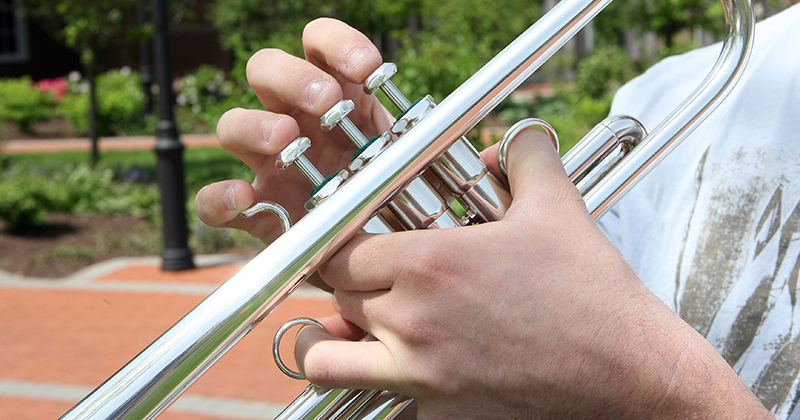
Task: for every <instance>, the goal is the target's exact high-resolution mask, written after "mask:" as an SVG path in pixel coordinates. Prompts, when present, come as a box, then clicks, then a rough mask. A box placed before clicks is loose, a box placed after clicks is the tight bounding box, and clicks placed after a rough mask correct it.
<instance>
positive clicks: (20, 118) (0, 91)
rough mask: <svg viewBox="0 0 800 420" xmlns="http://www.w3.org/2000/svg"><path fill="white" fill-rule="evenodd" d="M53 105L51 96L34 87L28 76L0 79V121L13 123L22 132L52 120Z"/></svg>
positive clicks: (53, 100) (53, 101) (54, 102)
mask: <svg viewBox="0 0 800 420" xmlns="http://www.w3.org/2000/svg"><path fill="white" fill-rule="evenodd" d="M55 104H56V99H55V97H54V96H53V94H52V93H50V92H47V91H44V90H42V89H40V88H39V87H38V86H36V85H34V84H33V82H32V81H31V78H30V77H28V76H25V77H21V78H19V79H0V120H10V121H14V122H15V123H17V125H18V126H19V128H20V130H22V131H23V132H30V129H31V127H32V126H33V125H34V124H35V123H37V122H40V121H46V120H48V119H50V118H52V117H53V115H54V108H55Z"/></svg>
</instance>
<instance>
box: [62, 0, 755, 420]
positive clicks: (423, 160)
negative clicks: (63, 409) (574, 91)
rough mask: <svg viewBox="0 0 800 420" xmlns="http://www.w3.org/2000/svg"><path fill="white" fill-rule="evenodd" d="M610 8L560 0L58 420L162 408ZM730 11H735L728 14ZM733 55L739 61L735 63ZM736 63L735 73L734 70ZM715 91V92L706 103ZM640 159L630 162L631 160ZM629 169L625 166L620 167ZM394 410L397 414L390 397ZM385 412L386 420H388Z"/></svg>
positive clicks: (708, 105)
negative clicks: (491, 111) (554, 55)
mask: <svg viewBox="0 0 800 420" xmlns="http://www.w3.org/2000/svg"><path fill="white" fill-rule="evenodd" d="M609 2H610V0H563V1H561V2H560V3H558V4H556V6H555V7H554V8H553V9H551V10H550V12H548V13H547V15H546V16H545V17H544V18H543V19H541V20H540V21H539V22H537V23H536V24H535V25H533V26H532V27H531V28H530V29H528V30H527V31H525V32H524V33H523V34H522V35H521V36H520V37H519V38H517V40H515V41H514V42H513V43H511V44H510V45H509V46H508V47H507V48H506V49H504V50H503V51H502V52H501V53H500V54H498V55H497V56H496V57H495V58H494V59H492V60H491V61H490V62H489V63H487V64H486V65H485V66H484V67H483V68H482V69H480V70H479V71H478V72H477V73H475V75H473V76H472V77H471V78H470V79H469V80H468V81H467V82H465V83H464V84H463V85H462V86H460V87H459V88H458V89H456V90H455V91H454V92H453V93H452V94H451V95H450V96H448V97H447V98H446V99H445V100H444V101H442V102H441V103H440V104H439V105H438V106H437V107H436V108H435V109H433V110H432V111H431V112H430V113H429V114H428V115H427V116H426V118H425V119H423V120H422V121H420V122H419V123H418V124H417V125H416V126H415V127H414V128H413V129H412V130H410V131H409V132H407V133H406V134H405V135H403V138H402V141H397V142H395V143H393V144H392V145H391V146H390V147H387V148H386V150H384V151H383V153H381V154H380V155H378V156H377V157H375V158H374V160H373V161H372V163H371V164H369V165H367V166H366V167H363V168H362V169H361V170H359V171H358V173H356V174H355V175H354V176H352V177H351V178H350V179H349V180H348V181H347V182H346V183H344V184H343V185H342V186H341V187H340V188H339V189H338V191H337V192H336V194H333V195H332V196H331V197H329V198H328V199H326V200H325V201H323V202H322V203H321V204H320V205H319V206H318V207H317V209H316V210H314V211H313V212H310V213H309V214H307V215H306V216H305V217H303V218H302V219H301V220H300V221H298V222H297V223H296V224H295V225H294V226H293V227H292V228H291V229H290V230H289V231H287V232H286V233H284V234H283V235H281V236H280V237H279V238H278V239H277V240H275V242H273V243H272V244H271V245H270V246H269V247H267V248H266V249H265V250H264V251H263V252H261V253H260V254H259V255H258V256H256V257H255V258H254V259H253V260H252V261H251V262H250V263H248V264H247V265H245V267H244V268H242V270H241V271H239V272H238V273H236V274H235V275H234V276H233V277H231V278H230V279H229V280H228V281H227V282H225V283H224V284H223V285H222V286H220V287H219V288H218V289H217V290H216V291H215V292H214V293H212V294H211V295H210V296H208V297H207V298H206V299H205V300H204V301H203V302H201V303H200V304H199V305H198V306H197V307H196V308H195V309H193V310H192V311H191V312H189V313H188V314H187V315H186V316H185V317H184V318H183V319H181V320H180V321H179V322H178V323H176V324H175V325H174V326H173V327H172V328H170V329H169V330H168V331H166V332H165V333H164V334H163V335H162V336H161V337H159V338H158V339H157V340H156V341H154V342H153V343H152V344H151V345H150V346H148V347H147V348H146V349H144V350H143V351H142V352H141V353H140V354H139V355H138V356H136V358H134V359H133V360H131V361H130V362H129V363H128V364H127V365H126V366H124V367H123V368H122V369H120V370H119V371H118V372H117V373H116V374H114V375H113V376H112V377H111V378H109V379H108V380H107V381H105V382H104V383H103V384H102V385H100V386H99V387H98V388H97V389H96V390H95V391H94V392H92V393H91V394H90V395H89V396H87V397H86V398H85V399H84V400H83V401H81V402H80V403H78V404H77V405H76V406H75V407H73V408H72V409H71V410H70V411H69V412H68V413H66V414H65V415H64V416H63V417H62V418H63V419H71V420H73V419H142V418H152V417H155V416H156V415H158V414H159V413H161V412H162V411H163V410H164V409H166V408H167V407H168V406H169V405H170V404H171V403H172V402H173V401H174V400H175V399H176V398H177V397H178V396H179V395H180V394H181V393H182V392H184V391H185V390H186V388H187V387H188V386H189V385H190V384H191V383H193V382H194V381H195V380H196V379H197V378H198V377H199V376H200V375H201V374H202V373H203V372H204V371H205V370H206V369H208V368H209V367H210V366H211V365H212V364H213V363H214V362H215V361H216V360H218V359H219V358H220V357H222V355H224V354H225V353H226V352H227V350H228V349H230V348H231V347H232V346H233V345H234V344H235V343H237V342H238V341H239V340H240V339H241V338H242V337H244V335H246V334H247V332H248V331H250V329H251V328H253V327H255V326H256V325H257V324H258V323H259V322H260V321H261V320H262V319H263V317H265V316H266V315H267V314H269V313H270V312H272V311H273V310H274V309H275V307H276V306H277V305H278V304H279V303H280V302H282V301H283V300H284V299H285V298H286V297H287V296H288V295H289V294H290V293H291V292H292V291H293V290H294V289H295V288H296V287H297V286H298V285H299V284H300V283H301V282H302V281H303V279H304V278H305V277H306V276H308V275H309V274H311V273H312V272H313V271H315V270H316V269H317V267H318V266H319V265H320V264H321V263H322V262H323V261H325V260H326V259H327V258H328V257H329V256H330V255H332V253H334V252H335V251H336V250H337V249H338V248H339V247H340V246H342V245H343V244H344V243H345V242H346V241H347V240H349V239H350V238H351V237H352V236H353V235H354V234H355V233H356V232H357V231H359V230H360V229H361V228H362V227H363V226H364V225H365V224H366V223H367V221H368V220H369V219H370V218H371V217H373V216H374V215H376V214H377V213H378V211H379V210H380V209H381V207H382V206H383V205H384V204H386V203H387V202H388V201H390V200H391V199H392V198H394V197H395V195H396V194H397V192H398V191H400V190H402V189H403V188H404V187H405V186H406V185H408V184H409V183H410V182H411V180H412V179H414V178H415V177H416V176H418V175H419V174H420V173H421V172H422V171H423V170H424V169H425V168H426V167H427V166H428V165H429V164H430V163H431V162H432V161H434V160H435V159H437V158H438V157H439V156H440V155H441V154H442V153H443V152H444V151H445V150H447V149H448V148H449V147H450V146H451V145H452V144H453V143H454V142H456V141H457V140H458V139H459V138H460V137H461V136H463V135H464V134H465V133H466V132H467V131H469V130H470V129H471V128H472V127H474V126H475V124H477V123H478V122H479V121H480V120H481V119H482V118H483V117H485V116H486V114H488V112H489V111H490V110H491V109H493V108H494V107H495V106H496V105H497V104H498V103H499V102H500V101H502V100H503V99H504V98H505V97H507V96H508V95H509V94H510V93H511V92H512V91H513V90H514V89H515V88H516V87H517V86H519V84H520V83H522V81H524V80H525V79H526V78H527V77H528V76H529V75H530V74H531V73H532V72H533V71H534V70H536V69H537V68H538V67H539V66H540V65H541V64H542V63H544V61H546V60H547V59H548V58H549V57H550V56H551V55H552V54H554V53H555V52H556V51H557V50H558V49H559V48H561V47H562V46H563V44H564V43H566V42H567V40H568V39H569V38H571V37H572V36H573V35H574V34H575V33H577V31H578V30H580V29H581V28H582V27H583V26H584V25H585V24H586V23H588V22H589V21H590V20H591V19H592V18H593V17H594V16H595V15H596V14H597V13H598V12H599V11H600V10H601V9H602V8H603V7H604V6H605V5H607V4H608V3H609ZM723 4H724V5H725V7H726V13H727V18H728V21H729V22H731V24H732V25H733V27H734V29H732V30H731V31H729V34H728V37H727V38H726V43H725V47H723V53H722V56H721V59H720V61H719V62H718V63H717V65H716V66H715V71H714V75H713V76H709V78H708V79H707V80H706V82H705V83H704V84H703V88H702V89H701V90H700V91H699V92H700V93H698V94H696V95H694V96H693V97H692V98H691V99H690V100H689V101H688V102H687V103H686V105H685V106H684V107H683V108H682V110H681V111H680V112H678V113H676V114H674V115H673V116H672V117H671V118H669V119H668V120H667V121H665V122H664V123H662V124H661V125H659V127H657V128H656V129H655V130H654V131H653V133H651V134H650V135H649V136H648V137H647V139H646V140H649V139H651V138H652V139H658V140H659V142H660V141H662V140H663V139H665V138H666V139H667V140H666V141H664V143H666V144H664V145H657V144H655V143H654V145H652V146H646V145H645V143H646V141H645V142H643V145H645V146H646V147H644V148H643V147H641V146H640V147H637V148H636V149H634V151H633V152H632V153H629V154H628V155H627V156H626V157H625V158H624V159H623V160H622V161H621V162H620V165H617V167H616V168H615V170H614V171H612V172H611V173H609V175H608V176H607V177H605V178H604V179H603V180H602V182H601V183H598V184H597V187H596V188H594V189H592V191H590V192H589V194H588V195H587V196H586V202H587V205H588V206H589V208H590V211H591V212H592V214H593V215H594V216H595V217H599V216H600V215H602V212H603V211H605V209H606V208H607V207H608V205H610V204H613V203H614V202H615V201H616V200H618V198H619V197H620V196H621V195H622V194H623V193H624V192H626V191H627V190H628V189H629V187H630V186H632V185H633V183H634V178H635V177H636V176H637V175H640V174H642V173H644V172H646V171H647V170H648V169H642V168H649V167H650V165H651V163H653V162H657V161H659V160H661V159H663V156H664V155H665V153H666V152H668V151H669V150H671V149H672V148H673V147H674V145H676V144H675V143H676V142H677V141H678V139H679V138H682V137H685V135H686V134H688V132H689V131H691V128H690V127H691V126H692V125H694V124H695V123H696V122H698V121H700V120H702V117H701V115H703V114H706V113H707V112H708V111H709V110H711V109H713V108H714V107H715V106H716V104H717V103H718V102H719V100H721V98H722V97H723V96H725V94H726V93H727V92H728V91H729V90H730V88H731V86H732V84H733V83H734V82H735V80H736V79H737V77H738V74H739V73H740V71H741V69H742V68H743V66H744V62H745V61H746V56H747V55H748V52H749V48H750V45H751V35H752V24H753V18H752V11H751V10H750V8H749V5H747V6H742V5H740V4H737V5H736V6H732V5H731V3H730V2H729V1H727V0H726V1H724V2H723ZM731 10H733V11H731ZM737 54H740V55H741V57H740V56H737ZM731 63H733V64H731ZM716 89H718V91H717V92H715V93H707V92H711V91H713V90H716ZM640 149H641V150H643V151H642V152H640V153H636V152H637V150H640ZM628 162H630V165H627V166H626V165H623V164H627V163H628ZM392 404H395V408H396V407H399V406H400V405H402V404H400V403H397V399H396V398H395V399H394V402H392ZM393 410H394V409H390V410H388V411H389V414H388V415H387V416H386V417H384V418H391V416H393V415H394V414H392V413H393Z"/></svg>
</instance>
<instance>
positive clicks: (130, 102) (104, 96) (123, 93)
mask: <svg viewBox="0 0 800 420" xmlns="http://www.w3.org/2000/svg"><path fill="white" fill-rule="evenodd" d="M144 101H145V97H144V93H143V92H142V90H141V88H140V86H139V76H138V73H137V72H134V71H131V70H130V69H129V68H127V67H124V68H122V69H119V70H111V71H109V72H107V73H104V74H101V75H99V76H98V77H97V116H96V118H97V133H98V135H99V136H110V135H113V134H116V133H117V132H118V131H120V130H123V131H135V130H136V129H137V128H138V129H139V130H142V129H143V128H144V127H145V126H146V125H147V124H146V121H145V120H144V118H143V116H142V112H143V109H144ZM58 113H59V115H61V116H63V117H64V118H66V119H67V121H69V122H70V123H72V124H73V125H74V126H75V128H77V129H78V131H79V132H81V133H83V134H85V133H86V132H88V130H89V82H88V81H86V80H85V79H82V78H81V77H80V76H79V75H77V74H76V75H74V76H72V77H70V92H69V93H68V94H67V95H66V96H65V97H64V98H63V99H62V100H61V103H60V104H59V106H58Z"/></svg>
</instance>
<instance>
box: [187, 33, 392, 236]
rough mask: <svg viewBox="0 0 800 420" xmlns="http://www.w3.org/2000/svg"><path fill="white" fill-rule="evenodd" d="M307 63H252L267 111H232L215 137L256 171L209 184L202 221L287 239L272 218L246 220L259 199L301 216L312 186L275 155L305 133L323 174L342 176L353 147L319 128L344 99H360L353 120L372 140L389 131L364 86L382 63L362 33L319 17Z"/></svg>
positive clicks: (261, 57) (279, 54)
mask: <svg viewBox="0 0 800 420" xmlns="http://www.w3.org/2000/svg"><path fill="white" fill-rule="evenodd" d="M303 48H304V51H305V55H306V59H301V58H298V57H294V56H291V55H289V54H287V53H285V52H283V51H280V50H276V49H264V50H261V51H259V52H257V53H256V54H255V55H253V57H252V58H251V59H250V61H249V62H248V63H247V80H248V83H249V84H250V86H251V88H252V89H253V90H254V91H255V93H256V95H257V96H258V98H259V100H260V101H261V103H262V104H263V105H264V108H265V110H245V109H240V108H237V109H232V110H230V111H228V112H227V113H225V114H224V115H223V116H222V117H221V118H220V120H219V123H218V124H217V136H218V137H219V141H220V144H221V145H222V147H223V148H225V149H226V150H228V151H230V152H231V153H233V154H234V155H236V156H237V157H238V158H239V159H241V160H242V161H243V162H244V163H245V164H247V166H249V167H250V168H251V169H252V170H253V171H254V172H255V174H256V176H255V180H254V182H253V183H252V184H249V183H247V182H245V181H243V180H227V181H221V182H218V183H214V184H211V185H207V186H205V187H204V188H203V189H201V190H200V192H198V194H197V197H196V198H195V211H196V212H197V215H198V216H199V217H200V220H202V221H203V222H204V223H206V224H207V225H209V226H215V227H230V228H236V229H242V230H245V231H247V232H249V233H250V234H251V235H253V236H255V237H257V238H259V239H261V240H262V241H263V242H264V243H270V242H272V241H273V240H274V239H275V238H276V237H278V236H279V235H280V234H281V228H280V224H279V223H278V221H277V219H276V218H275V217H273V216H271V215H258V216H255V217H252V218H247V219H245V218H242V217H240V216H239V215H240V213H241V212H242V211H243V210H246V209H248V208H250V207H251V206H252V205H254V204H255V203H257V202H260V201H265V200H267V201H274V202H278V203H280V204H281V205H282V206H284V207H285V208H286V209H287V210H288V211H289V213H290V215H291V217H292V220H295V221H296V220H298V219H299V218H300V217H301V216H302V214H303V211H304V210H303V204H304V203H305V201H306V200H307V199H308V196H307V195H305V194H304V193H303V192H304V191H305V192H308V191H311V189H312V186H311V185H310V184H309V182H308V181H307V180H306V179H305V178H303V176H302V175H301V174H300V172H299V171H297V170H286V171H283V172H281V171H279V170H278V169H277V168H276V167H275V156H276V155H277V154H278V153H280V151H281V150H283V149H284V148H285V147H286V146H287V145H288V144H289V143H290V142H292V141H293V140H294V139H295V138H297V137H298V136H300V135H302V136H305V137H309V138H310V139H312V141H313V142H314V144H313V147H311V148H310V149H309V150H308V151H307V152H306V153H305V156H306V157H307V158H308V159H309V160H310V161H311V162H312V163H313V164H314V166H316V167H317V169H319V170H320V172H322V173H323V174H331V173H336V172H337V171H339V170H340V169H342V168H345V167H346V166H347V164H348V163H349V162H350V160H351V158H352V155H353V151H354V150H355V146H354V145H353V144H352V143H351V142H350V141H349V140H348V139H347V138H346V136H345V135H344V134H343V133H341V131H340V130H334V131H331V132H325V131H323V130H321V129H320V117H321V116H322V115H323V114H324V113H325V112H326V111H328V109H330V108H331V107H332V106H333V105H335V104H336V103H337V102H338V101H339V100H341V99H343V98H347V99H351V100H353V101H354V102H355V105H356V107H355V110H354V111H353V112H352V113H350V114H349V118H350V119H351V120H352V121H353V122H354V123H355V124H356V125H357V126H358V127H359V128H360V129H361V130H362V131H363V132H364V133H365V135H367V137H370V136H372V135H375V134H380V133H382V132H385V131H388V129H389V127H390V126H391V120H390V115H389V114H388V112H387V111H386V110H385V109H384V108H383V106H381V104H380V102H379V101H378V100H377V99H376V98H375V96H374V95H366V94H365V93H364V92H363V87H362V84H363V82H364V81H365V80H366V78H367V77H368V76H369V75H370V74H371V73H372V72H373V71H374V70H375V69H376V68H377V67H378V66H379V65H380V64H381V57H380V54H379V52H378V50H377V48H375V46H374V45H373V44H372V43H371V42H370V41H369V39H367V38H366V37H365V36H364V35H363V34H361V33H359V32H358V31H356V30H354V29H353V28H350V27H349V26H347V25H345V24H344V23H342V22H339V21H336V20H332V19H318V20H315V21H313V22H311V23H309V24H308V25H307V26H306V28H305V30H304V32H303Z"/></svg>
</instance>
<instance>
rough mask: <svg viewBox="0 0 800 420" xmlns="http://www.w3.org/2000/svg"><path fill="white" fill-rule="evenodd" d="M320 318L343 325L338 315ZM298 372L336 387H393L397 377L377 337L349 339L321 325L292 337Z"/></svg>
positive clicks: (332, 326)
mask: <svg viewBox="0 0 800 420" xmlns="http://www.w3.org/2000/svg"><path fill="white" fill-rule="evenodd" d="M320 322H322V323H323V325H325V327H326V328H328V329H330V330H332V331H333V330H336V329H342V328H346V327H343V323H345V322H346V321H344V320H343V319H342V318H341V317H336V316H334V317H328V318H325V319H321V320H320ZM295 343H296V344H295V359H296V361H297V366H298V368H299V370H300V372H301V373H302V374H303V375H304V376H305V377H306V378H307V379H308V380H309V381H311V382H312V383H314V384H316V385H319V386H321V387H324V388H336V389H344V388H346V389H392V388H395V387H396V385H397V383H398V381H397V378H398V376H399V375H398V372H397V371H396V369H395V368H394V366H395V365H394V362H393V359H392V354H391V353H390V352H389V350H388V349H387V348H386V346H385V345H384V344H383V343H381V342H379V341H370V342H363V341H350V340H346V339H343V338H339V337H336V336H334V335H331V334H330V333H329V332H327V331H325V330H322V329H320V328H312V327H309V328H303V329H302V330H300V332H299V333H298V334H297V339H296V341H295Z"/></svg>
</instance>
